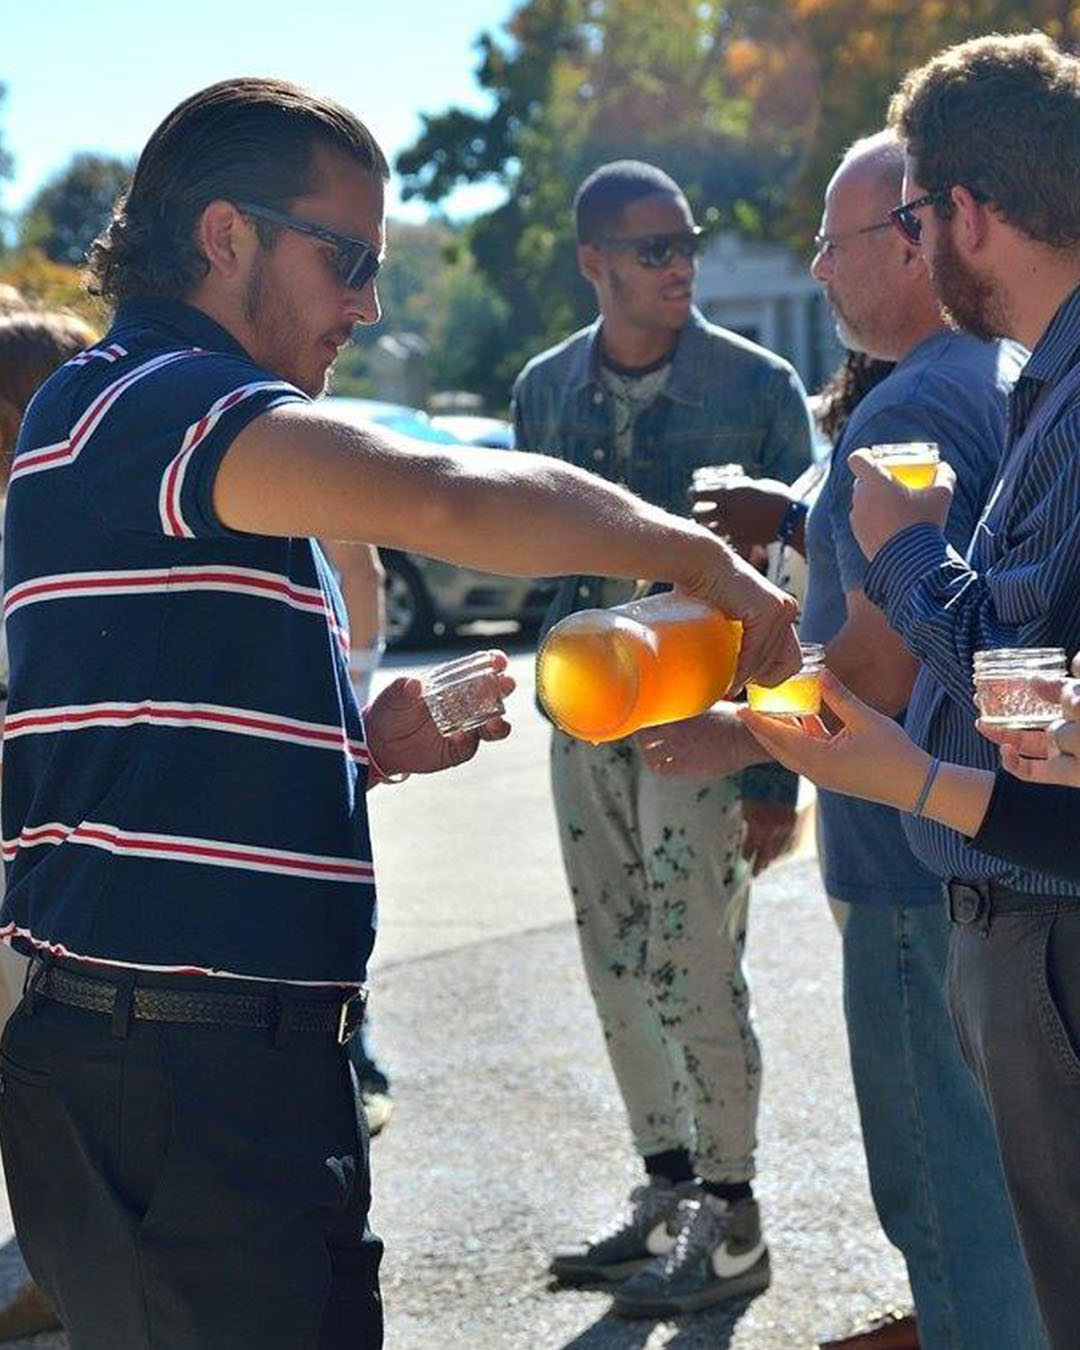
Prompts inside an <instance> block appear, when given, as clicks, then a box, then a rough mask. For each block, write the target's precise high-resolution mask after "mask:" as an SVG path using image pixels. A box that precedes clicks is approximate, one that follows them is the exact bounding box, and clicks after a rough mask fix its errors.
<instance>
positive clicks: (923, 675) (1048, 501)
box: [866, 290, 1080, 895]
mask: <svg viewBox="0 0 1080 1350" xmlns="http://www.w3.org/2000/svg"><path fill="white" fill-rule="evenodd" d="M866 594H867V595H868V596H869V598H870V599H871V600H872V601H873V602H874V603H875V604H876V605H878V606H879V607H880V608H881V609H882V610H884V612H885V614H886V616H887V617H888V620H889V623H890V624H891V625H892V627H893V628H895V629H896V631H897V632H898V633H899V634H900V635H901V637H903V639H904V641H905V642H906V643H907V644H908V646H909V647H910V648H911V649H912V651H914V652H915V653H916V655H918V657H919V658H920V660H921V661H922V663H923V664H922V668H921V670H920V673H919V676H918V678H917V679H916V682H915V688H914V690H913V692H912V696H911V703H910V705H909V707H908V712H907V716H906V718H905V721H904V725H905V727H906V729H907V731H908V733H909V734H910V735H911V737H912V738H913V739H914V740H915V741H916V742H917V743H918V744H919V745H921V746H923V747H924V748H925V749H927V750H929V751H930V752H931V753H932V754H935V755H938V756H940V757H941V758H942V759H944V760H947V761H951V762H953V763H961V764H968V765H973V766H975V767H978V768H985V769H993V768H995V767H996V765H997V762H998V753H997V750H996V749H995V748H994V746H993V745H991V744H990V743H989V742H988V741H986V740H984V739H983V737H981V736H980V735H979V734H978V732H977V731H976V730H975V726H974V720H975V717H976V715H977V713H976V709H975V704H974V698H973V685H972V667H973V664H974V662H973V658H974V654H975V652H976V651H979V650H980V649H982V648H987V647H1064V648H1065V650H1066V651H1067V652H1069V653H1070V654H1071V653H1072V652H1075V651H1077V650H1080V290H1077V291H1074V292H1073V294H1072V295H1071V296H1070V297H1069V299H1068V300H1066V301H1065V303H1064V304H1063V305H1062V306H1061V307H1060V309H1059V310H1058V312H1057V314H1056V315H1055V316H1054V318H1053V320H1052V321H1051V323H1050V325H1049V327H1048V328H1047V330H1046V332H1045V333H1044V334H1043V336H1042V338H1041V339H1040V341H1039V343H1038V344H1037V346H1036V348H1035V350H1034V351H1033V352H1032V354H1031V356H1030V358H1029V360H1028V362H1027V364H1026V365H1025V366H1024V369H1023V371H1022V372H1021V375H1020V378H1019V380H1018V381H1017V383H1016V387H1015V389H1014V390H1013V393H1012V395H1011V396H1010V399H1009V425H1008V435H1007V438H1006V444H1005V451H1004V455H1003V458H1002V466H1001V473H1000V475H999V477H998V480H997V482H996V484H995V486H994V488H993V490H992V491H991V493H990V497H989V499H988V502H987V505H986V508H985V509H984V511H983V514H982V517H981V519H980V520H979V523H978V525H977V526H976V529H975V534H974V536H973V537H972V541H971V544H970V545H969V547H968V550H967V555H966V557H961V556H960V555H959V554H958V553H957V552H956V551H955V550H954V549H952V548H950V547H949V545H948V544H947V542H946V541H945V538H944V536H943V535H942V532H941V531H940V530H939V529H938V528H936V527H935V526H931V525H915V526H912V527H910V528H908V529H906V530H903V531H901V532H900V533H899V534H898V535H895V536H894V537H893V538H892V539H890V540H889V542H888V543H887V544H886V545H885V546H884V547H883V548H882V549H881V550H880V551H879V552H878V554H877V556H876V557H875V558H874V560H873V562H872V563H871V565H870V569H869V571H868V572H867V575H866ZM904 822H905V829H906V831H907V834H908V838H909V840H910V842H911V845H912V848H913V849H914V851H915V852H916V854H917V855H918V856H919V857H920V858H921V859H922V860H923V862H925V863H926V865H927V866H928V867H929V868H930V869H931V870H932V871H934V872H936V873H937V875H938V876H941V877H961V878H964V879H967V880H986V879H989V878H994V879H996V880H998V881H1002V882H1004V883H1006V884H1008V885H1010V886H1013V887H1015V888H1016V889H1018V890H1021V891H1026V892H1029V893H1031V894H1044V895H1075V894H1080V886H1078V885H1077V884H1076V883H1075V882H1073V883H1070V882H1068V881H1064V880H1060V879H1056V878H1052V877H1047V876H1043V875H1039V874H1036V873H1033V872H1027V871H1023V870H1021V869H1019V868H1016V867H1014V866H1012V865H1010V864H1009V863H1007V862H1004V861H1002V860H1001V859H998V858H992V857H990V856H989V855H988V854H984V853H980V852H978V850H976V849H974V848H972V847H971V844H970V843H969V841H968V840H967V838H966V837H965V836H964V835H961V834H959V833H957V832H956V831H953V830H948V829H946V828H945V827H944V826H942V825H938V824H937V823H936V822H934V821H930V820H925V819H918V820H916V819H913V818H912V817H910V816H905V818H904Z"/></svg>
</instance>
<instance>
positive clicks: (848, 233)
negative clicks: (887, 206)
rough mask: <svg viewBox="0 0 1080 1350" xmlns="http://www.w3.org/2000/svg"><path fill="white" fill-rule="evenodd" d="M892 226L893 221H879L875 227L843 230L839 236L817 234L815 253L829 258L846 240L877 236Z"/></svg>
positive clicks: (868, 226)
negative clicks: (876, 234)
mask: <svg viewBox="0 0 1080 1350" xmlns="http://www.w3.org/2000/svg"><path fill="white" fill-rule="evenodd" d="M891 225H892V221H891V220H879V221H876V222H875V223H874V224H873V225H861V226H860V227H859V228H858V229H857V230H841V231H840V232H839V233H838V234H815V235H814V252H815V253H823V254H824V255H825V256H826V257H828V256H829V254H830V253H832V252H833V250H834V249H835V248H836V247H837V245H838V244H842V243H843V241H844V240H845V239H854V238H855V237H856V236H857V235H860V234H875V233H876V232H877V231H878V230H887V229H889V228H890V226H891Z"/></svg>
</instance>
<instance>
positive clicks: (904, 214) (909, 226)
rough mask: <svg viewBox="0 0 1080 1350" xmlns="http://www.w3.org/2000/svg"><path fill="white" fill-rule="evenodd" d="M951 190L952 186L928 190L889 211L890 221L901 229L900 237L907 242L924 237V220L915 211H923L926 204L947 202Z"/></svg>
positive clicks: (918, 240) (913, 242)
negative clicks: (938, 189) (934, 190)
mask: <svg viewBox="0 0 1080 1350" xmlns="http://www.w3.org/2000/svg"><path fill="white" fill-rule="evenodd" d="M951 192H952V188H941V189H940V191H938V192H927V193H926V194H925V196H922V197H916V198H914V199H913V200H912V201H910V202H904V203H903V204H902V205H901V206H896V207H894V208H893V209H892V210H891V211H890V212H889V223H890V224H891V225H895V226H896V228H897V229H898V230H899V231H900V237H901V238H902V239H903V240H904V241H905V242H906V243H908V244H917V243H919V242H920V240H921V239H922V220H921V219H920V217H919V216H917V215H916V214H915V212H916V211H921V210H922V208H923V207H924V206H934V205H937V203H939V202H947V201H948V200H949V196H950V194H951Z"/></svg>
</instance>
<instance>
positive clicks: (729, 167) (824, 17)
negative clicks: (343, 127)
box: [397, 0, 1080, 389]
mask: <svg viewBox="0 0 1080 1350" xmlns="http://www.w3.org/2000/svg"><path fill="white" fill-rule="evenodd" d="M1035 26H1038V27H1041V28H1043V29H1045V30H1046V31H1047V32H1048V33H1050V34H1051V35H1052V36H1053V37H1055V38H1056V39H1058V40H1059V41H1061V42H1062V43H1063V44H1064V45H1066V46H1069V47H1072V48H1073V49H1075V48H1076V47H1077V46H1078V45H1080V0H726V3H725V2H724V0H720V2H719V3H716V2H714V0H524V2H523V3H521V4H520V5H519V7H518V9H517V10H516V11H515V13H514V14H513V16H512V17H511V19H510V20H509V22H508V23H507V25H506V30H505V33H504V34H499V35H492V34H490V33H485V34H484V35H483V36H482V37H481V38H480V40H479V42H478V44H477V45H478V50H479V55H480V61H479V66H478V69H477V76H476V78H477V82H478V84H479V85H480V87H481V88H482V89H483V90H485V91H486V92H487V93H488V94H489V95H490V97H491V100H492V109H491V111H490V112H489V113H488V114H486V115H485V114H478V113H472V112H465V111H462V110H461V109H458V108H452V109H450V110H448V111H447V112H444V113H441V114H437V115H429V116H426V117H425V118H424V126H423V131H422V133H421V135H420V136H419V138H418V139H417V141H416V143H415V144H414V145H413V146H411V147H410V148H409V149H407V150H406V151H405V152H403V154H402V155H401V156H400V157H399V159H398V162H397V168H398V171H399V172H400V173H401V175H402V177H403V180H404V191H405V195H406V196H414V195H415V196H421V197H423V198H424V199H426V200H427V201H430V202H439V201H441V200H443V198H444V197H445V196H446V195H447V194H448V193H449V192H450V191H452V189H453V188H455V187H457V186H458V185H459V184H462V183H472V182H479V181H491V182H495V183H498V184H501V185H502V186H504V187H505V188H506V190H507V200H506V202H505V204H503V205H502V206H500V207H498V208H496V209H495V210H494V211H492V212H490V213H489V214H487V215H485V216H483V217H481V218H479V219H478V220H476V221H475V222H473V224H472V225H471V227H470V228H469V230H468V234H467V245H468V248H469V250H470V252H471V254H472V256H473V258H474V259H475V262H476V265H477V268H478V270H479V273H480V275H481V276H483V277H484V278H485V279H486V280H487V281H488V282H489V284H490V285H492V286H493V287H494V288H495V289H496V290H497V291H498V293H499V294H500V295H501V296H502V298H503V300H504V301H505V303H506V305H507V307H508V312H509V314H510V316H512V317H511V322H510V327H509V329H508V331H507V334H506V341H505V344H504V345H503V348H502V354H501V355H497V356H496V361H497V365H496V368H495V371H494V372H490V371H489V372H488V377H489V378H491V377H492V375H493V376H494V380H495V383H496V384H501V385H502V387H503V388H504V389H505V388H506V387H508V385H509V382H510V380H511V379H512V378H513V376H514V374H515V372H516V371H517V370H518V369H519V368H520V366H521V365H522V363H523V362H524V360H525V359H527V357H529V356H530V355H532V354H533V353H534V352H536V351H537V350H539V349H540V348H541V347H542V346H544V345H545V344H547V343H548V342H551V341H555V340H557V339H558V338H559V337H561V336H563V335H565V334H566V333H567V332H569V331H571V330H572V329H573V328H574V327H575V326H577V325H578V324H579V323H583V322H586V321H587V320H588V318H589V317H590V316H591V314H592V313H593V309H594V307H593V298H592V295H591V292H590V291H589V290H588V289H587V287H586V286H585V285H584V283H583V282H582V281H581V280H580V278H579V277H578V275H577V267H576V261H575V257H574V247H573V238H572V230H571V225H570V202H571V198H572V196H573V193H574V190H575V188H576V186H577V184H578V183H579V182H580V181H581V179H582V178H583V177H584V176H585V175H586V174H587V173H588V172H589V171H590V170H591V169H593V168H594V167H595V166H596V165H597V164H600V163H603V162H604V161H605V160H610V159H616V158H621V157H623V156H631V157H634V158H640V159H647V160H651V161H653V162H654V163H657V164H659V165H661V166H662V167H663V168H665V169H667V170H668V172H669V173H671V174H672V175H673V176H674V177H675V178H676V179H677V180H678V181H679V182H680V183H681V184H682V185H683V187H684V188H685V190H686V193H687V196H688V197H689V199H690V202H691V204H692V206H693V207H694V208H695V211H696V213H697V215H698V218H699V219H700V220H702V221H704V222H705V223H706V224H708V225H710V226H715V227H720V228H733V229H735V230H737V231H738V232H739V233H741V234H744V235H751V236H759V237H764V238H772V239H782V240H785V241H788V242H791V243H792V244H794V245H796V246H797V247H800V248H805V247H806V241H807V239H809V237H810V236H811V235H812V233H813V229H814V226H815V224H816V221H817V218H818V215H819V213H820V203H821V195H822V191H823V188H824V185H825V183H826V182H827V181H828V178H829V176H830V175H831V173H832V171H833V168H834V167H835V165H836V162H837V158H838V156H839V154H840V152H841V151H842V149H843V148H844V147H845V146H846V145H847V144H849V143H850V142H851V141H852V140H854V139H855V138H856V137H858V136H860V135H864V134H867V133H868V132H871V131H874V130H877V129H878V128H879V127H880V126H881V124H882V122H883V120H884V116H885V109H886V106H887V103H888V98H889V95H890V94H891V93H892V91H893V90H894V89H895V88H896V86H897V84H898V83H899V81H900V79H901V77H902V76H903V74H904V72H905V71H906V70H908V69H909V68H910V67H911V66H912V65H915V64H917V63H920V62H922V61H925V60H927V59H928V58H929V57H930V56H931V55H933V53H934V52H935V51H937V50H939V49H940V48H941V47H943V46H945V45H947V44H949V43H952V42H956V41H960V40H962V39H964V38H966V37H971V36H974V35H976V34H979V33H985V32H991V31H995V30H997V31H1021V30H1027V29H1030V28H1032V27H1035ZM477 374H479V372H477Z"/></svg>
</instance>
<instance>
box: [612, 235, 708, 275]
mask: <svg viewBox="0 0 1080 1350" xmlns="http://www.w3.org/2000/svg"><path fill="white" fill-rule="evenodd" d="M704 234H705V231H704V230H703V229H702V228H701V226H700V225H693V226H691V227H690V229H688V230H681V231H680V232H679V233H678V234H642V235H638V236H637V237H636V238H634V239H619V238H617V237H613V238H609V239H599V240H597V247H599V248H625V249H630V251H631V252H632V253H633V255H634V257H635V258H636V259H637V261H638V262H639V263H640V264H641V266H642V267H652V268H660V267H670V266H671V264H672V263H673V262H674V261H675V259H676V258H696V257H697V255H698V252H699V250H700V249H701V246H702V244H703V243H704V242H705V240H704Z"/></svg>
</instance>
